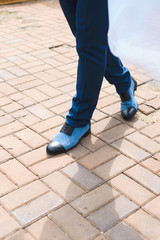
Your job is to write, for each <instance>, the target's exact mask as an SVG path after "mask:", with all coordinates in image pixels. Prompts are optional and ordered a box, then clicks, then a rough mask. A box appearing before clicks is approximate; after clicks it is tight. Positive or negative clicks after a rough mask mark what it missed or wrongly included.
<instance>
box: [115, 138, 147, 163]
mask: <svg viewBox="0 0 160 240" xmlns="http://www.w3.org/2000/svg"><path fill="white" fill-rule="evenodd" d="M111 145H112V146H114V147H115V148H117V149H118V150H119V151H121V152H122V153H123V154H126V155H127V156H129V157H131V158H133V159H134V160H135V161H137V162H140V161H142V160H144V159H146V158H147V157H149V156H150V154H149V153H147V152H145V151H144V150H142V149H141V148H139V147H137V146H136V145H135V144H133V143H130V142H129V141H127V140H125V139H120V140H118V141H116V142H114V143H112V144H111Z"/></svg>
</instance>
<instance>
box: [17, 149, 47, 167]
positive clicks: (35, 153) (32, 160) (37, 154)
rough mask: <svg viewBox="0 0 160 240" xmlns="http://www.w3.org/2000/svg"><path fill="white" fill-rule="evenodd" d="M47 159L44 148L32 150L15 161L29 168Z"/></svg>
mask: <svg viewBox="0 0 160 240" xmlns="http://www.w3.org/2000/svg"><path fill="white" fill-rule="evenodd" d="M46 158H47V154H46V146H45V147H40V148H37V149H35V150H32V151H30V152H28V153H26V154H23V155H21V156H19V157H18V158H17V159H18V160H19V161H20V162H22V163H23V164H24V165H25V166H27V167H28V166H31V165H33V164H36V163H38V162H40V161H42V160H44V159H46Z"/></svg>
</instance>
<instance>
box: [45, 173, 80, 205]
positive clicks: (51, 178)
mask: <svg viewBox="0 0 160 240" xmlns="http://www.w3.org/2000/svg"><path fill="white" fill-rule="evenodd" d="M42 181H43V182H44V183H45V184H47V185H48V186H49V187H50V188H51V189H52V190H53V191H54V192H56V193H57V194H59V195H60V196H61V197H62V198H63V199H64V200H65V201H66V202H71V201H73V200H74V199H76V198H78V197H80V196H81V195H82V194H83V193H84V190H83V189H82V188H80V187H79V186H78V185H76V184H75V183H74V182H73V181H72V180H71V179H69V178H68V177H66V176H65V175H64V174H62V173H61V172H59V171H57V172H54V173H52V174H50V175H48V176H47V177H45V178H43V179H42Z"/></svg>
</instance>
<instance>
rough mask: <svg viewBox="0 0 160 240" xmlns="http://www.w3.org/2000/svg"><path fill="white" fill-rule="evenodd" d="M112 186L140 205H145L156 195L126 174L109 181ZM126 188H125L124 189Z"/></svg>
mask: <svg viewBox="0 0 160 240" xmlns="http://www.w3.org/2000/svg"><path fill="white" fill-rule="evenodd" d="M109 183H110V184H111V186H113V187H114V188H115V189H117V190H118V191H119V192H121V193H123V194H124V195H125V196H126V197H128V198H129V199H131V200H132V201H133V202H135V203H136V204H138V205H143V204H144V203H145V202H147V201H149V200H151V199H152V198H153V197H154V196H155V195H154V194H153V193H151V192H150V191H148V190H147V189H146V188H144V187H142V186H141V185H140V184H138V183H137V182H135V181H133V180H132V179H130V178H129V177H127V176H125V175H124V174H120V175H118V176H117V177H115V178H113V179H111V180H110V181H109ZM124 186H125V187H124Z"/></svg>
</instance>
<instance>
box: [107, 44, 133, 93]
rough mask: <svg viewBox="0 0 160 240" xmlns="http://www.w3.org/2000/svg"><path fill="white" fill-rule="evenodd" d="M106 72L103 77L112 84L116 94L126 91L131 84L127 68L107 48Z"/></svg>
mask: <svg viewBox="0 0 160 240" xmlns="http://www.w3.org/2000/svg"><path fill="white" fill-rule="evenodd" d="M106 57H107V60H106V64H107V65H106V72H105V74H104V77H105V78H106V80H107V81H108V82H109V83H110V84H114V85H115V87H116V91H117V93H118V94H121V93H124V92H127V90H128V89H129V87H130V84H131V75H130V72H129V70H128V69H127V68H126V67H124V66H123V64H122V62H121V60H120V59H119V58H118V57H116V56H114V55H113V54H112V52H111V50H110V48H109V45H108V48H107V56H106Z"/></svg>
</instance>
